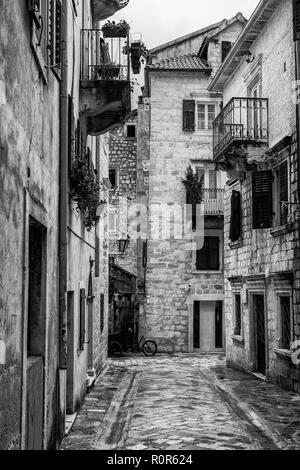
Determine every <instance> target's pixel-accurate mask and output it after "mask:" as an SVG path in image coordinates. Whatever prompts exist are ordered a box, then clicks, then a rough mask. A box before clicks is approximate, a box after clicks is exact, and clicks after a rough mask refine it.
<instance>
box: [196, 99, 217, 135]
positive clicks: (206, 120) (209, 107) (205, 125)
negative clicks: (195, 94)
mask: <svg viewBox="0 0 300 470" xmlns="http://www.w3.org/2000/svg"><path fill="white" fill-rule="evenodd" d="M197 108H198V126H197V127H198V129H199V130H209V129H212V128H213V122H214V120H215V118H216V105H215V104H206V103H198V105H197Z"/></svg>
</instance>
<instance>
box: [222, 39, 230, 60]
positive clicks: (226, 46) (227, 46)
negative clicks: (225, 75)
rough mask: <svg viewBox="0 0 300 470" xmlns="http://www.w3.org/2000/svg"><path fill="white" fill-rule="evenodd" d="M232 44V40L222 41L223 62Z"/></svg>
mask: <svg viewBox="0 0 300 470" xmlns="http://www.w3.org/2000/svg"><path fill="white" fill-rule="evenodd" d="M231 46H232V44H231V42H229V41H222V62H224V60H225V59H226V57H227V56H228V54H229V52H230V49H231Z"/></svg>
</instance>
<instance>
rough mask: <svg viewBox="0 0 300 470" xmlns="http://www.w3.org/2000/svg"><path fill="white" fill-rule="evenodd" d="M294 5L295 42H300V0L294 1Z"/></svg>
mask: <svg viewBox="0 0 300 470" xmlns="http://www.w3.org/2000/svg"><path fill="white" fill-rule="evenodd" d="M293 4H294V41H299V40H300V0H293Z"/></svg>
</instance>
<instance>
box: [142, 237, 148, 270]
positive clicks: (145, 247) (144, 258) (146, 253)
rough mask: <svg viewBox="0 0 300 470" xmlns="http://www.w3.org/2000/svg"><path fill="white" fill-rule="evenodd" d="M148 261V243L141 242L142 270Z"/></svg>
mask: <svg viewBox="0 0 300 470" xmlns="http://www.w3.org/2000/svg"><path fill="white" fill-rule="evenodd" d="M147 260H148V242H143V268H145V267H146V266H147Z"/></svg>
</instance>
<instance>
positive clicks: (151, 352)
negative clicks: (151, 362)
mask: <svg viewBox="0 0 300 470" xmlns="http://www.w3.org/2000/svg"><path fill="white" fill-rule="evenodd" d="M142 341H144V342H143V344H142V346H141V343H142ZM137 349H138V351H140V349H141V350H142V352H143V354H144V355H145V356H148V357H150V356H155V354H156V353H157V344H156V343H155V341H149V340H146V338H145V337H144V336H142V337H141V338H140V340H139V342H138V346H137Z"/></svg>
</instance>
